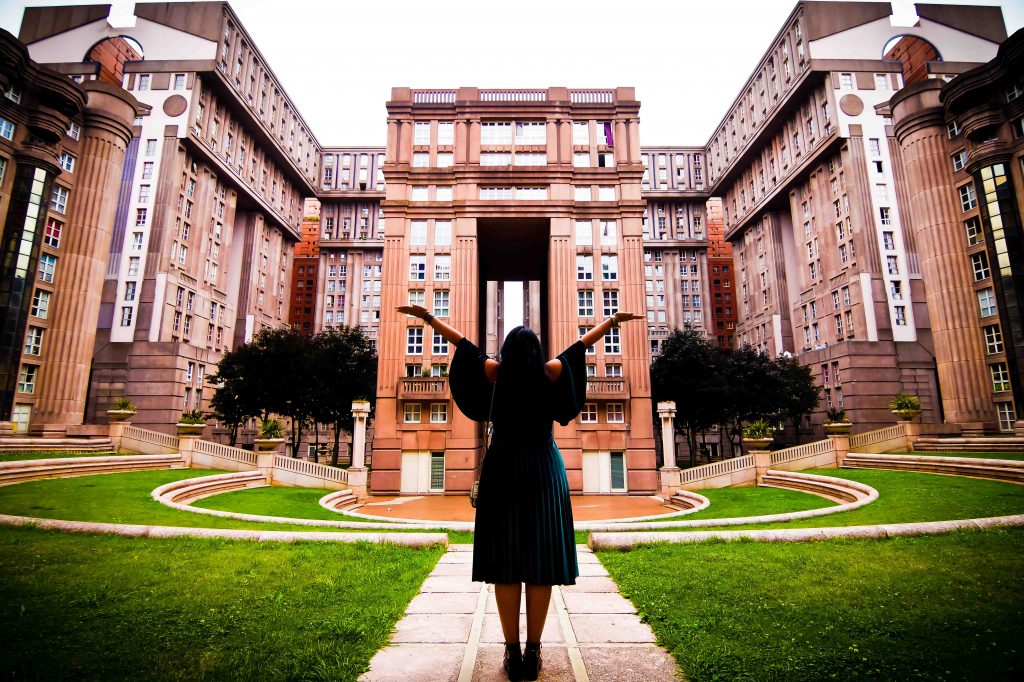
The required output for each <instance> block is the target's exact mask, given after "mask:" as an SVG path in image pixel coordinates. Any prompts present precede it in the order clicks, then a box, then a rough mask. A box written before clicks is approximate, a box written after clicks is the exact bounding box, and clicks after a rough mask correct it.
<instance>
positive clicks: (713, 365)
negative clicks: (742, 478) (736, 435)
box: [651, 329, 726, 466]
mask: <svg viewBox="0 0 1024 682" xmlns="http://www.w3.org/2000/svg"><path fill="white" fill-rule="evenodd" d="M661 348H662V350H661V354H660V355H658V356H657V357H655V358H654V361H653V362H652V363H651V387H652V389H653V394H654V398H655V400H672V401H675V404H676V419H675V426H676V430H677V431H679V432H681V433H682V434H683V435H684V436H685V438H686V446H687V449H688V450H689V451H690V466H694V465H696V463H697V459H696V458H697V436H698V434H705V433H706V432H707V431H708V429H710V428H712V427H713V426H714V425H715V424H716V423H718V421H719V418H720V415H721V412H722V408H723V403H724V400H725V396H726V391H725V386H724V383H723V377H722V373H721V370H722V363H721V354H720V352H719V350H718V349H717V348H716V347H715V346H714V345H712V344H711V342H710V341H708V340H707V339H706V338H705V337H704V336H703V335H702V334H700V333H698V332H696V331H694V330H692V329H685V330H678V329H677V330H676V331H675V332H673V333H672V334H671V335H670V336H669V337H668V338H667V339H665V341H664V342H663V343H662V347H661ZM666 445H670V444H666ZM666 464H674V462H671V463H670V462H666Z"/></svg>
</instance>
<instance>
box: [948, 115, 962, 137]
mask: <svg viewBox="0 0 1024 682" xmlns="http://www.w3.org/2000/svg"><path fill="white" fill-rule="evenodd" d="M961 130H962V128H961V127H960V121H958V120H956V119H953V120H952V121H950V122H949V123H947V124H946V134H947V135H948V136H949V139H951V140H952V139H953V138H954V137H956V136H957V135H959V134H960V131H961Z"/></svg>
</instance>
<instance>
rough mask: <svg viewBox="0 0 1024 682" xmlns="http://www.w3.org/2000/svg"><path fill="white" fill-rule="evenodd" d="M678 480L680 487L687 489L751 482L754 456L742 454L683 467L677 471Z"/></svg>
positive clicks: (753, 477) (753, 474)
mask: <svg viewBox="0 0 1024 682" xmlns="http://www.w3.org/2000/svg"><path fill="white" fill-rule="evenodd" d="M679 480H680V487H681V488H685V489H687V490H700V489H701V488H725V487H728V486H732V485H743V484H748V485H749V484H753V483H754V480H755V468H754V456H753V455H743V456H742V457H734V458H732V459H726V460H723V461H721V462H713V463H711V464H702V465H700V466H696V467H691V468H689V469H683V470H682V471H680V472H679Z"/></svg>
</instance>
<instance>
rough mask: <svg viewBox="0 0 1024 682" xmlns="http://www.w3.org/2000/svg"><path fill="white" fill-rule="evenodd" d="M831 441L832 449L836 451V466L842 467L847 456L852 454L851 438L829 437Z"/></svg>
mask: <svg viewBox="0 0 1024 682" xmlns="http://www.w3.org/2000/svg"><path fill="white" fill-rule="evenodd" d="M829 439H830V440H831V441H832V449H834V450H835V451H836V466H837V467H841V466H843V461H845V460H846V456H847V455H848V454H850V437H849V436H829Z"/></svg>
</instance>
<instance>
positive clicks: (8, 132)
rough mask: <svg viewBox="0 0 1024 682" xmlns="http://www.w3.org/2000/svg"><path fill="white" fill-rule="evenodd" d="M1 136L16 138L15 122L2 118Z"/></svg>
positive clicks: (0, 120)
mask: <svg viewBox="0 0 1024 682" xmlns="http://www.w3.org/2000/svg"><path fill="white" fill-rule="evenodd" d="M0 137H3V138H5V139H8V140H13V139H14V124H13V123H11V122H10V121H8V120H7V119H6V118H0Z"/></svg>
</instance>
